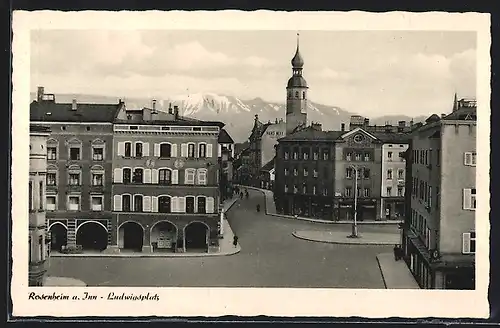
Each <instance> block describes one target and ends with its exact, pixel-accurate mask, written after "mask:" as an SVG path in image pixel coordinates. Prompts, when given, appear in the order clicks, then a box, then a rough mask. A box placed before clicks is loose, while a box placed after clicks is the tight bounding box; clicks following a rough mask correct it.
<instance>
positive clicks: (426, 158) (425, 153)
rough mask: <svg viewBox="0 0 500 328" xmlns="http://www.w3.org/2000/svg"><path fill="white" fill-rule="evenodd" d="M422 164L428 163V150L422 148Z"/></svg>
mask: <svg viewBox="0 0 500 328" xmlns="http://www.w3.org/2000/svg"><path fill="white" fill-rule="evenodd" d="M424 164H425V165H428V164H429V151H428V150H424Z"/></svg>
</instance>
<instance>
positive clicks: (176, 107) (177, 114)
mask: <svg viewBox="0 0 500 328" xmlns="http://www.w3.org/2000/svg"><path fill="white" fill-rule="evenodd" d="M174 117H175V119H176V120H177V119H178V118H179V106H176V105H174Z"/></svg>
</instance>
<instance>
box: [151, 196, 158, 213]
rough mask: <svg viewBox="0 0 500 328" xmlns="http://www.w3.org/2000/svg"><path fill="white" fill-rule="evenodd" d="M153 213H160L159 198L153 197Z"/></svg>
mask: <svg viewBox="0 0 500 328" xmlns="http://www.w3.org/2000/svg"><path fill="white" fill-rule="evenodd" d="M151 207H152V208H151V212H158V197H156V196H152V197H151Z"/></svg>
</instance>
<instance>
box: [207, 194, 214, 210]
mask: <svg viewBox="0 0 500 328" xmlns="http://www.w3.org/2000/svg"><path fill="white" fill-rule="evenodd" d="M206 207H207V213H214V198H213V197H207V203H206Z"/></svg>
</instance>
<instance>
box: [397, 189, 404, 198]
mask: <svg viewBox="0 0 500 328" xmlns="http://www.w3.org/2000/svg"><path fill="white" fill-rule="evenodd" d="M403 196H404V195H403V188H402V187H398V197H403Z"/></svg>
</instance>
